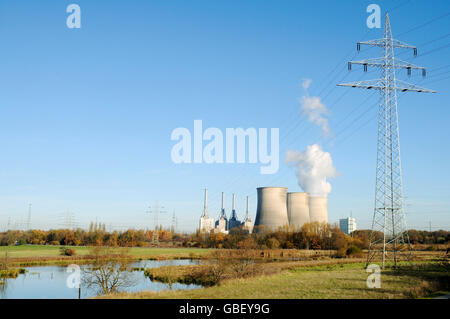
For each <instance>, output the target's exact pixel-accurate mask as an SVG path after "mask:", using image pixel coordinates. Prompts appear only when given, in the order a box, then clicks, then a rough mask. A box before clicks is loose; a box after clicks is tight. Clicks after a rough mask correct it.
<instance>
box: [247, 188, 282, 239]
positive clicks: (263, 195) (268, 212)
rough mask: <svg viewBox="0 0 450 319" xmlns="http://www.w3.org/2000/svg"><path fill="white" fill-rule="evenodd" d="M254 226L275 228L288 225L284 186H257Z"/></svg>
mask: <svg viewBox="0 0 450 319" xmlns="http://www.w3.org/2000/svg"><path fill="white" fill-rule="evenodd" d="M256 190H257V194H258V207H257V209H256V219H255V226H263V227H262V228H263V229H268V230H277V229H278V227H283V226H286V225H289V221H288V216H287V207H286V193H287V188H286V187H259V188H257V189H256Z"/></svg>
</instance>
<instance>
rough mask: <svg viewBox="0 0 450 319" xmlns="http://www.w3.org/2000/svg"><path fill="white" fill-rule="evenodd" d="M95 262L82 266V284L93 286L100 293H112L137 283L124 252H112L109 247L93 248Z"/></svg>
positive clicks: (88, 286)
mask: <svg viewBox="0 0 450 319" xmlns="http://www.w3.org/2000/svg"><path fill="white" fill-rule="evenodd" d="M93 256H94V258H95V259H94V260H95V262H94V263H93V264H92V265H89V266H86V267H83V268H82V285H83V286H84V287H86V288H93V289H95V290H96V292H97V293H98V294H105V295H108V294H111V293H115V292H117V291H119V290H120V289H124V288H129V287H132V286H134V285H136V283H137V282H136V280H135V279H134V278H133V275H132V272H131V267H130V265H129V263H128V261H127V259H126V258H125V255H123V252H122V254H119V255H118V254H112V250H111V249H110V248H107V247H95V248H94V249H93Z"/></svg>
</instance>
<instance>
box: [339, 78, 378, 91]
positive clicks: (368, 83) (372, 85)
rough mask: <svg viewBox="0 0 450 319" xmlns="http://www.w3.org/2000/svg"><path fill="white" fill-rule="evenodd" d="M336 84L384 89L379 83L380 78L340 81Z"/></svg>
mask: <svg viewBox="0 0 450 319" xmlns="http://www.w3.org/2000/svg"><path fill="white" fill-rule="evenodd" d="M337 86H347V87H352V88H363V89H369V90H370V89H376V90H381V89H384V86H382V85H380V80H379V79H376V80H366V81H359V82H349V83H340V84H338V85H337Z"/></svg>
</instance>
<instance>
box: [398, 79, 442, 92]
mask: <svg viewBox="0 0 450 319" xmlns="http://www.w3.org/2000/svg"><path fill="white" fill-rule="evenodd" d="M396 82H397V83H396V86H395V89H396V90H398V91H402V92H407V91H413V92H419V93H436V92H437V91H434V90H430V89H426V88H423V87H420V86H417V85H415V84H412V83H408V82H405V81H401V80H397V81H396Z"/></svg>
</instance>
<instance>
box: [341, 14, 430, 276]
mask: <svg viewBox="0 0 450 319" xmlns="http://www.w3.org/2000/svg"><path fill="white" fill-rule="evenodd" d="M361 44H364V45H370V46H375V47H379V48H381V49H382V52H383V56H382V57H379V58H374V59H367V60H361V61H351V62H349V63H348V69H349V70H351V67H352V64H359V65H363V66H364V71H367V67H368V66H370V67H378V68H379V69H380V71H381V77H380V78H379V79H376V80H368V81H360V82H354V83H344V84H338V85H340V86H347V87H358V88H364V89H373V90H378V91H379V92H380V104H379V107H378V146H377V166H376V183H375V185H376V186H375V208H374V214H373V220H372V232H371V235H370V244H369V251H368V255H367V265H368V264H369V263H370V262H372V261H374V260H375V259H378V258H380V259H381V261H382V266H383V268H384V264H385V261H386V260H392V261H393V262H394V266H396V265H397V262H398V261H399V259H400V257H401V256H402V255H403V256H404V257H405V259H407V260H411V257H412V256H411V246H410V243H409V237H408V233H407V227H406V217H405V208H404V199H403V186H402V168H401V161H400V137H399V126H398V104H397V92H398V91H400V92H407V91H414V92H419V93H421V92H424V93H435V91H432V90H428V89H425V88H421V87H418V86H416V85H415V84H411V83H407V82H404V81H400V80H398V79H397V78H396V72H395V70H396V69H406V70H407V73H408V75H410V74H411V70H421V71H422V75H423V76H425V74H426V73H425V68H423V67H420V66H416V65H414V64H411V63H409V62H406V61H403V60H400V59H397V58H395V57H394V49H395V48H403V49H413V51H414V56H416V55H417V47H415V46H411V45H409V44H406V43H404V42H401V41H399V40H396V39H394V38H392V31H391V24H390V22H389V15H388V13H386V20H385V25H384V36H383V38H381V39H377V40H371V41H363V42H358V43H357V49H358V50H359V49H360V46H361ZM379 234H381V235H379Z"/></svg>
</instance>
